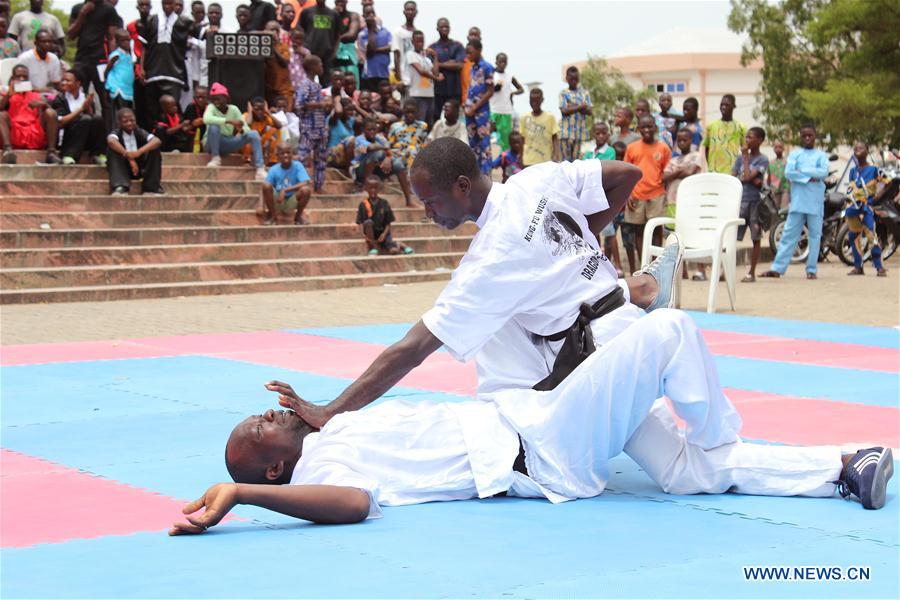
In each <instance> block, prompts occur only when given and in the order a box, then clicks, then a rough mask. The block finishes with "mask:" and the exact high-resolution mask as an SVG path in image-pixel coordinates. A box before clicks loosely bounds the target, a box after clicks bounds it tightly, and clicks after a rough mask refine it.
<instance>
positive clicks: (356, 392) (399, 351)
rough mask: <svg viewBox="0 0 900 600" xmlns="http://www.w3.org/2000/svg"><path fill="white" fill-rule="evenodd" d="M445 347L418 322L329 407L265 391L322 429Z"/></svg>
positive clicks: (285, 390)
mask: <svg viewBox="0 0 900 600" xmlns="http://www.w3.org/2000/svg"><path fill="white" fill-rule="evenodd" d="M638 172H640V171H638ZM442 345H443V343H442V342H441V340H439V339H438V338H436V337H435V336H434V334H432V333H431V332H430V331H429V330H428V328H427V327H425V324H424V323H422V321H419V322H418V323H416V324H415V325H413V326H412V329H410V330H409V332H408V333H407V334H406V336H405V337H404V338H403V339H402V340H400V341H399V342H397V343H395V344H394V345H392V346H391V347H389V348H388V349H387V350H385V351H384V352H382V353H381V354H379V355H378V358H376V359H375V361H374V362H373V363H372V364H371V365H370V366H369V368H368V369H366V370H365V372H364V373H363V374H362V375H360V376H359V378H358V379H357V380H356V381H354V382H353V383H351V384H350V386H349V387H348V388H347V389H346V390H344V391H343V393H342V394H341V395H340V396H338V397H337V399H335V400H334V401H333V402H331V403H330V404H328V405H326V406H320V405H316V404H312V403H310V402H307V401H306V400H303V399H302V398H300V397H299V396H297V394H296V393H294V390H293V389H292V388H291V386H289V385H287V384H285V383H282V382H280V381H271V382H269V383H267V384H266V389H268V390H269V391H272V392H276V393H278V402H279V404H281V406H284V407H285V408H290V409H292V410H293V411H294V412H296V413H297V414H298V415H299V416H300V417H301V418H303V420H304V421H306V422H307V423H309V424H310V425H312V426H313V427H316V428H321V427H322V426H323V425H325V423H327V422H328V420H329V419H330V418H331V417H333V416H334V415H336V414H339V413H342V412H347V411H351V410H358V409H360V408H362V407H364V406H366V405H368V404H370V403H371V402H372V401H373V400H375V399H376V398H379V397H380V396H381V395H382V394H384V393H385V392H386V391H388V390H389V389H391V387H393V386H394V385H396V383H397V382H398V381H400V380H401V379H403V378H404V377H405V376H406V374H407V373H409V372H410V371H412V370H413V369H414V368H415V367H417V366H419V365H420V364H422V361H423V360H425V359H426V358H427V357H428V356H429V355H430V354H432V353H433V352H434V351H436V350H437V349H438V348H440V347H441V346H442Z"/></svg>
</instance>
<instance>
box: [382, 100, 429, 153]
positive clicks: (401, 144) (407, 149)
mask: <svg viewBox="0 0 900 600" xmlns="http://www.w3.org/2000/svg"><path fill="white" fill-rule="evenodd" d="M419 108H420V107H419V104H418V103H417V102H416V101H415V100H414V99H412V98H407V99H406V101H405V102H404V103H403V120H402V121H398V122H397V123H394V124H393V125H391V129H390V133H388V142H390V144H391V150H393V153H394V155H395V156H399V157H400V160H401V161H403V164H404V165H406V169H407V170H409V169H410V168H412V164H413V161H414V160H415V159H416V154H418V152H419V149H420V148H421V147H422V146H424V145H425V140H426V139H427V138H428V124H427V123H425V121H418V120H416V117H417V116H418V114H419Z"/></svg>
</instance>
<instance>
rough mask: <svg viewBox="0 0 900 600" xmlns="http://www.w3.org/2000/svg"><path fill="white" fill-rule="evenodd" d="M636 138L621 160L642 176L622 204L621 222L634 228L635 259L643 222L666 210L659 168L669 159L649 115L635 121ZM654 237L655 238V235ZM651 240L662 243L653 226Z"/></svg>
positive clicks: (641, 240)
mask: <svg viewBox="0 0 900 600" xmlns="http://www.w3.org/2000/svg"><path fill="white" fill-rule="evenodd" d="M638 132H639V133H640V134H641V139H640V141H637V142H633V143H631V144H629V145H628V148H627V149H626V150H625V162H628V163H631V164H633V165H635V166H637V167H639V168H640V169H641V173H642V174H643V176H642V177H641V180H640V181H639V182H638V183H637V185H636V186H634V190H632V192H631V197H630V198H629V199H628V204H626V205H625V223H628V224H630V226H631V227H632V228H634V230H635V231H634V235H635V246H637V253H638V262H640V260H641V247H642V245H643V243H644V224H645V223H646V222H647V221H649V220H650V219H652V218H653V217H662V216H663V215H665V212H666V188H665V186H664V185H663V171H664V170H665V168H666V165H667V164H669V159H670V158H672V151H671V150H669V147H668V146H667V145H666V144H664V143H663V142H660V141H659V140H657V139H656V122H655V121H654V120H653V117H651V116H646V117H641V119H640V121H638ZM657 236H658V237H657ZM653 237H654V241H655V242H656V244H657V245H660V246H661V245H662V230H661V229H657V230H656V231H655V232H654V234H653Z"/></svg>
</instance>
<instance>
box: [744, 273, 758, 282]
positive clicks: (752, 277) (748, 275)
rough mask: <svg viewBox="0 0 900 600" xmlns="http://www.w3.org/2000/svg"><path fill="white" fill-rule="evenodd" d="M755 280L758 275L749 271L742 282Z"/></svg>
mask: <svg viewBox="0 0 900 600" xmlns="http://www.w3.org/2000/svg"><path fill="white" fill-rule="evenodd" d="M755 281H756V275H751V274H750V273H747V274H746V275H744V278H743V279H741V283H753V282H755Z"/></svg>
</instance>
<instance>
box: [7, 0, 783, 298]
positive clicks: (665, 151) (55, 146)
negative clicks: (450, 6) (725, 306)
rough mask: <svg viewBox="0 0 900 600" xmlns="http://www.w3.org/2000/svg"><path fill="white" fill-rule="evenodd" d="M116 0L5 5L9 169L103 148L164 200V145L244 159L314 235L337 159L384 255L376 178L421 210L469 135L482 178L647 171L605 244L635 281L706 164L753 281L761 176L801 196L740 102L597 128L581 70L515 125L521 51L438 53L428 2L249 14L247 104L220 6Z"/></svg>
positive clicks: (385, 216) (367, 1)
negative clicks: (251, 66)
mask: <svg viewBox="0 0 900 600" xmlns="http://www.w3.org/2000/svg"><path fill="white" fill-rule="evenodd" d="M115 3H116V2H115V1H111V0H85V1H84V2H82V3H80V4H77V5H75V6H74V7H73V8H72V11H71V14H70V20H69V24H68V27H67V28H66V29H64V28H63V26H62V24H61V23H60V22H59V20H58V19H57V18H56V17H55V16H53V15H52V14H49V13H47V12H45V11H44V10H43V0H31V4H30V9H29V10H28V11H21V12H18V13H16V14H15V15H13V16H12V18H11V19H10V17H9V14H8V12H9V10H8V6H9V5H8V0H0V57H3V58H9V57H14V58H16V59H17V60H16V65H15V67H14V68H13V69H12V76H11V78H10V80H9V81H8V82H2V83H0V85H2V86H3V87H4V88H5V89H3V90H0V91H2V96H0V142H2V145H3V154H2V159H3V162H15V159H16V155H15V150H17V149H46V151H47V154H46V162H47V163H51V164H57V163H62V164H74V163H76V162H78V161H79V160H81V158H82V156H83V155H88V156H89V157H91V158H93V160H94V161H96V162H97V163H98V164H102V165H106V164H108V169H109V180H110V191H111V193H114V194H124V193H127V192H128V190H129V185H130V181H129V180H130V179H134V178H142V179H143V186H142V190H143V192H144V193H163V190H162V187H161V184H160V169H161V163H162V161H161V158H160V153H162V152H203V151H205V152H208V153H209V154H210V155H211V158H210V159H209V162H208V166H209V167H211V168H216V167H218V166H220V165H221V157H222V156H224V155H227V154H231V153H240V154H241V155H243V157H244V160H245V161H246V163H248V164H249V165H251V166H252V168H254V169H255V173H256V177H257V178H258V179H260V180H265V182H264V185H263V202H262V205H263V208H262V212H264V214H265V217H264V218H265V222H266V223H274V222H276V220H277V217H278V215H279V213H281V214H287V215H291V216H293V222H295V223H297V224H301V225H302V224H305V223H307V218H306V217H305V215H304V214H303V211H304V208H305V206H306V204H307V202H308V201H309V194H310V189H309V187H310V185H311V186H312V188H313V189H314V190H316V191H318V190H321V189H322V187H323V185H324V183H325V173H326V168H327V167H332V168H336V169H340V170H342V171H344V172H345V173H346V174H347V175H350V176H352V177H353V178H354V180H355V181H356V182H357V183H358V185H359V186H360V188H364V189H365V192H366V196H367V200H365V201H364V202H362V203H361V204H360V207H359V213H358V218H357V222H358V224H359V226H360V232H361V234H363V235H364V236H365V238H366V241H367V243H368V245H369V248H370V251H372V252H393V253H396V252H409V251H410V250H409V249H408V248H406V247H405V246H403V245H402V244H399V243H397V242H395V241H394V240H393V239H392V238H391V236H390V222H391V221H392V220H393V218H394V215H393V212H392V211H391V210H390V206H389V205H387V203H386V202H382V201H380V200H379V197H378V186H376V180H384V179H385V178H388V177H391V176H396V177H397V180H398V182H399V185H400V188H401V190H402V192H403V195H404V198H405V201H406V204H407V206H415V205H417V202H416V201H415V200H414V198H413V196H412V192H411V190H410V184H409V177H408V171H409V168H410V166H411V165H412V162H413V160H414V159H415V157H416V154H417V152H418V151H419V150H420V149H421V148H422V147H423V146H424V145H425V144H427V143H429V141H431V140H433V139H436V138H440V137H456V138H458V139H460V140H462V141H465V142H466V143H468V144H469V146H470V147H471V148H472V151H473V152H474V153H475V155H476V157H477V159H478V164H479V165H480V167H481V170H482V172H484V173H491V172H492V171H493V170H495V169H496V170H498V171H497V173H496V176H497V177H498V178H500V179H501V180H502V181H506V180H507V179H508V178H509V177H511V176H512V175H514V174H515V173H517V172H519V171H520V170H522V169H524V168H526V167H528V166H531V165H534V164H537V163H541V162H545V161H561V160H565V161H571V160H576V159H584V160H593V159H600V160H613V159H617V160H624V161H627V162H631V163H633V164H635V165H637V166H638V167H640V169H641V171H642V172H643V178H642V179H641V181H640V182H639V183H638V185H637V186H636V187H635V189H634V192H633V195H632V198H631V200H630V201H629V202H628V205H627V206H626V208H625V210H624V211H623V213H622V214H621V215H619V216H618V217H617V218H616V220H615V222H614V223H613V224H611V225H610V226H609V227H607V228H606V230H604V232H603V234H602V238H603V240H602V241H603V244H604V247H605V249H606V252H607V254H608V255H609V256H610V257H611V258H612V259H613V261H614V263H615V265H616V267H617V269H618V270H619V271H620V272H621V270H622V262H621V260H620V257H619V244H618V239H617V236H618V235H621V237H622V242H623V244H624V247H625V250H626V257H627V259H628V263H629V267H630V269H631V270H635V269H637V267H638V266H639V264H640V259H641V257H640V249H641V241H642V240H641V237H642V235H643V225H644V224H645V223H646V222H647V220H648V219H650V218H653V217H655V216H662V215H665V214H668V215H670V216H673V215H674V211H675V206H676V199H677V194H676V191H677V188H678V185H679V183H680V182H681V181H682V180H683V179H684V178H685V177H688V176H690V175H692V174H695V173H698V172H701V171H707V170H708V171H710V172H718V173H730V174H733V175H735V176H736V177H739V178H740V179H741V181H742V183H743V184H744V198H743V201H742V216H743V217H745V218H746V221H747V224H748V227H747V228H748V229H749V230H750V234H751V239H752V241H753V244H754V252H753V263H752V265H751V268H750V273H749V274H748V276H747V278H745V279H746V280H747V281H752V280H753V278H754V273H755V268H756V262H757V259H758V256H759V238H760V227H759V224H758V222H757V221H758V218H757V217H756V216H755V212H756V211H755V208H754V207H755V206H756V204H758V201H759V190H760V188H761V186H762V184H763V180H764V179H769V180H770V183H771V184H772V185H773V189H774V190H775V193H776V194H777V195H778V197H779V199H782V198H784V199H786V198H787V193H788V192H787V189H788V188H787V178H786V177H785V175H784V169H785V165H784V163H785V161H784V159H783V152H784V146H783V144H781V143H780V142H776V144H775V151H776V159H775V160H774V161H773V162H772V164H769V161H768V159H767V158H766V157H765V155H763V154H761V153H760V152H759V146H760V144H761V143H762V141H763V140H764V139H765V132H764V131H763V130H762V129H760V128H758V127H754V128H751V129H749V130H748V129H747V128H746V127H745V126H744V125H743V124H741V123H739V122H738V121H736V120H735V119H734V118H733V112H734V108H735V99H734V96H732V95H730V94H727V95H725V96H724V97H723V98H722V101H721V105H720V111H721V119H719V120H716V121H714V122H712V123H709V124H708V125H706V126H705V127H704V126H703V125H702V124H701V122H700V119H699V118H698V111H699V102H698V101H697V99H695V98H692V97H691V98H687V99H686V100H684V102H683V105H682V107H681V110H680V111H679V110H676V109H675V108H674V107H673V103H672V98H671V96H670V95H669V94H661V95H660V96H659V97H658V98H652V99H650V98H645V99H640V100H638V101H637V102H636V103H635V104H634V106H621V107H619V108H617V109H616V110H615V113H614V118H613V119H612V123H611V124H609V123H606V122H604V121H602V120H600V119H599V118H598V119H594V115H593V105H592V102H591V97H590V94H589V93H588V91H587V90H585V89H584V87H582V85H581V82H580V73H579V70H578V69H577V68H576V67H569V68H568V69H567V70H566V72H565V82H566V86H565V87H564V88H563V89H562V90H561V91H560V92H559V94H558V102H557V103H556V105H555V106H554V107H553V108H552V110H550V111H546V110H544V104H545V98H544V92H543V90H541V89H540V88H539V87H532V88H531V89H529V90H528V101H529V105H530V108H531V110H530V111H529V112H526V113H525V114H522V115H516V114H515V111H514V109H513V98H514V97H515V96H516V95H518V94H523V93H524V92H525V89H524V88H523V86H522V85H521V84H520V83H519V82H518V81H517V79H516V78H515V77H514V76H513V75H512V74H511V73H510V72H509V70H508V67H509V62H510V61H509V57H508V56H507V55H506V54H505V53H502V52H501V53H500V54H498V55H497V56H496V57H495V64H493V65H492V64H491V63H490V62H488V61H487V60H486V59H485V58H484V57H483V55H482V50H483V45H482V37H481V36H482V32H481V29H479V28H478V27H472V28H470V29H469V30H468V32H467V37H466V42H465V44H463V43H461V42H459V41H456V40H454V39H453V38H452V37H451V36H450V34H451V26H450V22H449V21H448V20H447V19H445V18H441V19H439V20H438V21H437V23H436V36H435V39H434V41H433V42H431V43H430V44H429V43H428V42H429V37H431V36H429V35H426V33H425V32H424V31H423V30H421V29H419V28H418V25H417V24H416V18H417V16H418V11H417V6H416V3H415V2H412V1H409V2H406V3H404V5H403V14H402V24H401V25H400V26H399V27H397V28H395V29H394V30H393V31H391V30H389V29H388V28H387V27H386V26H385V25H384V21H383V20H382V18H381V17H380V16H379V15H378V14H377V12H376V9H375V6H374V2H373V0H363V1H362V13H361V14H357V13H355V12H352V11H350V10H349V9H348V7H347V2H346V0H335V2H334V7H333V8H332V7H329V6H328V3H327V2H326V1H325V0H276V4H270V3H269V2H266V1H265V0H250V1H249V3H248V4H242V5H240V6H238V7H237V10H236V12H235V17H236V21H237V23H238V31H243V32H250V31H264V32H267V33H268V34H270V35H271V36H272V37H273V38H274V39H273V49H274V53H273V56H272V57H271V58H269V59H266V61H265V93H264V95H262V96H260V97H254V98H252V99H251V100H250V101H249V102H248V103H247V105H246V106H244V107H239V106H237V105H235V104H234V103H233V102H232V101H231V97H230V94H229V90H228V88H227V87H226V86H225V85H223V83H221V82H218V81H210V72H211V71H210V68H209V60H208V59H207V57H206V53H205V47H206V39H207V37H208V36H209V35H210V34H213V33H216V32H219V31H222V32H224V31H225V30H224V29H223V27H222V7H221V5H219V4H217V3H215V2H213V3H210V4H208V5H207V4H204V2H202V1H201V0H195V1H194V2H192V3H191V4H190V14H189V15H188V14H185V13H184V9H185V4H184V2H183V0H160V1H159V4H158V5H157V6H155V7H154V6H152V5H151V0H137V9H138V15H139V17H138V19H136V20H135V21H133V22H131V23H127V24H126V23H124V22H123V21H122V19H121V18H120V17H119V15H118V13H117V11H116V8H115ZM4 5H5V7H6V10H5V13H4ZM67 43H75V47H76V53H75V57H74V62H73V64H71V65H68V64H66V63H65V62H64V61H62V60H61V58H60V57H61V56H63V53H64V52H65V48H66V44H67ZM557 110H558V111H559V116H558V117H557V113H556V111H557ZM495 147H496V148H498V149H499V152H498V153H497V155H496V156H494V150H493V149H494V148H495ZM782 201H784V200H782ZM740 235H741V236H743V231H741V232H740ZM694 278H695V279H703V278H705V273H704V272H703V270H702V269H700V270H698V271H697V273H695V274H694Z"/></svg>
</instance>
